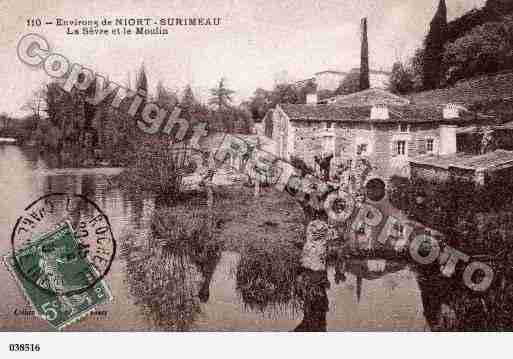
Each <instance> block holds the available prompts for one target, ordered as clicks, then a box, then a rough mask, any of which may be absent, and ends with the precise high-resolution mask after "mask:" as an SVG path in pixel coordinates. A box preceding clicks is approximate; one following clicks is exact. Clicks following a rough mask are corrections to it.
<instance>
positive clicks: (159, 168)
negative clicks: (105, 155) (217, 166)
mask: <svg viewBox="0 0 513 359" xmlns="http://www.w3.org/2000/svg"><path fill="white" fill-rule="evenodd" d="M196 155H197V153H196V152H195V151H194V150H193V149H190V148H188V147H186V145H185V144H177V145H172V144H171V143H170V142H169V139H166V138H155V139H151V140H144V141H142V143H141V145H140V146H139V147H138V148H137V151H136V153H135V154H134V155H133V156H132V158H131V159H130V160H129V161H130V165H129V167H128V169H127V171H125V173H124V175H123V178H122V183H123V182H124V183H126V185H127V186H128V187H129V189H131V190H135V191H149V192H152V193H154V194H156V195H158V196H160V197H161V198H164V199H166V200H168V201H173V200H176V199H178V198H179V197H180V195H181V194H182V190H183V177H184V176H185V175H188V174H190V173H192V172H194V171H195V169H196V162H195V156H196Z"/></svg>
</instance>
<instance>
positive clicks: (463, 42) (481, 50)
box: [443, 16, 513, 83]
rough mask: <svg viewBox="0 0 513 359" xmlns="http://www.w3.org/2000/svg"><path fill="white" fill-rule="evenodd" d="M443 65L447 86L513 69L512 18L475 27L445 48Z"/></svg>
mask: <svg viewBox="0 0 513 359" xmlns="http://www.w3.org/2000/svg"><path fill="white" fill-rule="evenodd" d="M443 65H444V68H445V69H446V78H447V81H448V82H449V83H452V82H454V81H457V80H460V79H464V78H469V77H473V76H476V75H480V74H485V73H494V72H497V71H501V70H509V69H513V17H512V16H508V17H506V18H505V19H504V21H502V22H489V23H486V24H483V25H481V26H477V27H475V28H474V29H473V30H472V31H470V32H469V33H467V35H465V36H463V37H460V38H459V39H457V40H456V41H454V42H452V43H449V44H447V46H446V49H445V53H444V57H443Z"/></svg>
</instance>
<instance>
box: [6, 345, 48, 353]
mask: <svg viewBox="0 0 513 359" xmlns="http://www.w3.org/2000/svg"><path fill="white" fill-rule="evenodd" d="M39 350H41V347H40V346H39V344H9V351H10V352H38V351H39Z"/></svg>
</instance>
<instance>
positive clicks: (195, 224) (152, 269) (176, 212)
mask: <svg viewBox="0 0 513 359" xmlns="http://www.w3.org/2000/svg"><path fill="white" fill-rule="evenodd" d="M136 208H139V210H141V211H142V209H141V208H142V207H136ZM136 211H137V209H136ZM211 220H212V219H211V216H210V214H209V213H208V211H198V210H196V209H192V208H180V207H176V208H172V209H163V208H160V209H159V210H158V211H157V212H156V213H155V214H154V217H153V220H152V223H151V228H152V231H151V233H150V234H149V235H148V236H147V237H146V239H145V240H143V241H142V242H141V241H139V242H137V240H140V239H141V238H140V237H138V236H135V237H132V238H131V239H130V240H127V241H126V242H125V243H124V247H123V253H124V255H125V258H126V260H127V278H128V284H129V289H130V293H131V294H132V295H134V296H135V297H137V304H139V305H142V306H143V307H144V311H145V314H146V315H147V316H148V317H150V318H151V319H152V320H153V321H154V322H155V324H156V325H157V327H159V328H161V329H165V330H178V331H186V330H191V329H193V328H194V324H195V322H196V320H197V319H198V318H199V316H200V314H201V313H202V311H201V306H200V303H205V302H208V300H209V298H210V282H211V280H212V276H213V274H214V270H215V268H216V266H217V264H218V262H219V259H220V255H221V245H220V244H219V243H217V242H215V241H214V239H213V238H212V231H211V228H210V226H211V224H212V223H211Z"/></svg>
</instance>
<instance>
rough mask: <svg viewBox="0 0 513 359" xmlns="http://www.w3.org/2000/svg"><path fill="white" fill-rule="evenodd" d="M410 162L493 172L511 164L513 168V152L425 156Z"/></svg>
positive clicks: (499, 151)
mask: <svg viewBox="0 0 513 359" xmlns="http://www.w3.org/2000/svg"><path fill="white" fill-rule="evenodd" d="M410 162H413V163H417V164H422V165H428V166H434V167H440V168H445V169H448V168H449V167H457V168H464V169H469V170H480V171H486V170H493V169H494V167H496V166H501V165H505V164H510V165H511V167H513V151H506V150H496V151H493V152H488V153H485V154H483V155H478V156H473V155H468V154H454V155H446V156H433V155H423V156H418V157H414V158H412V159H410Z"/></svg>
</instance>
